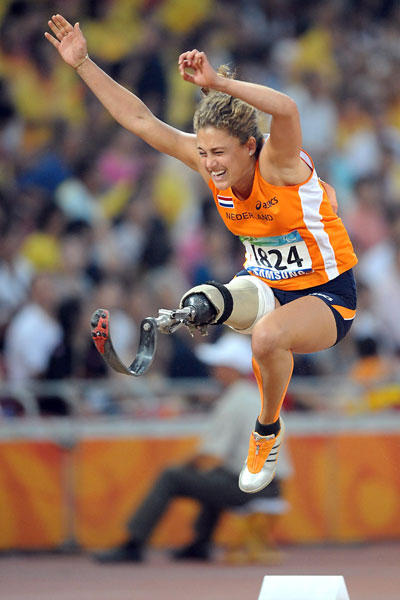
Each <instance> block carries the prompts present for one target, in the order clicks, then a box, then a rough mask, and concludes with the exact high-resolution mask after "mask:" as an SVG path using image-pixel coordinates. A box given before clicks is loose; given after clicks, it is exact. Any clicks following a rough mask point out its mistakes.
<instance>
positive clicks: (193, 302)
mask: <svg viewBox="0 0 400 600" xmlns="http://www.w3.org/2000/svg"><path fill="white" fill-rule="evenodd" d="M179 306H180V307H181V308H185V307H192V308H193V312H194V318H193V324H194V325H195V326H196V327H204V326H207V325H213V324H221V323H224V324H225V325H228V326H229V327H231V328H232V329H234V330H235V331H238V332H239V333H251V331H252V329H253V327H254V325H255V324H256V323H257V321H259V319H261V317H262V316H264V315H265V314H267V313H269V312H271V311H272V310H274V308H275V297H274V295H273V292H272V290H271V289H270V287H269V286H268V285H267V284H266V283H264V282H263V281H261V280H260V279H257V278H256V277H253V276H251V275H242V276H239V277H235V278H234V279H232V280H231V281H230V282H229V283H227V284H226V285H224V284H222V283H218V282H216V281H208V282H207V283H204V284H201V285H197V286H196V287H194V288H192V289H190V290H189V291H188V292H186V294H185V295H184V296H183V297H182V299H181V301H180V305H179Z"/></svg>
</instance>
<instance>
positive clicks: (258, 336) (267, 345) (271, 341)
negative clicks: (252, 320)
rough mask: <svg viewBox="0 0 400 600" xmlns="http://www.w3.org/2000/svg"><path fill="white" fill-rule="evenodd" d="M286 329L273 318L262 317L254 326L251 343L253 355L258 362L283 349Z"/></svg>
mask: <svg viewBox="0 0 400 600" xmlns="http://www.w3.org/2000/svg"><path fill="white" fill-rule="evenodd" d="M283 342H284V331H283V329H282V328H281V327H280V326H279V324H278V323H275V322H274V321H273V319H268V318H266V319H262V320H261V321H259V322H258V323H257V324H256V325H255V327H254V328H253V333H252V338H251V344H252V351H253V356H254V358H255V360H256V361H257V362H263V361H265V360H267V359H268V357H269V356H271V354H273V353H274V352H276V351H278V350H281V349H282V348H283Z"/></svg>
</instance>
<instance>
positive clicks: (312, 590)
mask: <svg viewBox="0 0 400 600" xmlns="http://www.w3.org/2000/svg"><path fill="white" fill-rule="evenodd" d="M258 600H350V597H349V594H348V592H347V589H346V584H345V582H344V579H343V577H342V576H341V575H271V576H268V575H266V576H265V577H264V580H263V584H262V586H261V591H260V595H259V597H258Z"/></svg>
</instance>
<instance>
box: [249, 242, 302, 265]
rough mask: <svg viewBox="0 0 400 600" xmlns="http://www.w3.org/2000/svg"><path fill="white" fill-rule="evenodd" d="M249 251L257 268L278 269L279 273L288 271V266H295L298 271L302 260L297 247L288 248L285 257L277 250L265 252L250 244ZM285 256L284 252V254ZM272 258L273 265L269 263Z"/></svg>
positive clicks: (272, 249)
mask: <svg viewBox="0 0 400 600" xmlns="http://www.w3.org/2000/svg"><path fill="white" fill-rule="evenodd" d="M251 249H252V251H253V256H254V259H255V261H256V263H257V265H258V266H260V267H267V268H270V269H278V270H279V271H284V270H286V269H288V265H294V264H295V265H297V267H298V268H299V269H301V267H302V265H303V262H304V259H303V258H301V257H300V255H299V253H298V250H297V247H296V246H290V247H289V248H288V251H287V256H285V257H284V256H283V254H282V252H281V251H280V250H278V249H277V248H271V250H265V249H264V248H262V247H260V246H255V245H254V244H251ZM285 254H286V252H285ZM272 257H274V258H273V264H272V263H271V261H270V258H272Z"/></svg>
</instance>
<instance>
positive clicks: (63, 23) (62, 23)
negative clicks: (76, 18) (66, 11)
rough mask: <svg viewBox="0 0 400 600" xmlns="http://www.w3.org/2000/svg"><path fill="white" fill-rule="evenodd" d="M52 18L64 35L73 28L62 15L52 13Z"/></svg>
mask: <svg viewBox="0 0 400 600" xmlns="http://www.w3.org/2000/svg"><path fill="white" fill-rule="evenodd" d="M52 20H53V21H54V23H55V24H56V25H57V27H58V29H59V30H60V31H62V32H63V33H64V35H67V33H69V32H70V31H72V30H73V27H72V25H71V23H70V22H69V21H67V19H64V17H63V16H62V15H59V14H57V15H53V16H52Z"/></svg>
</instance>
